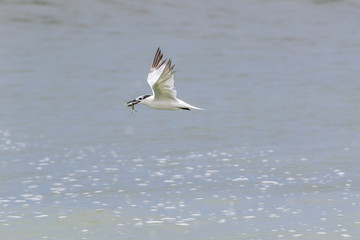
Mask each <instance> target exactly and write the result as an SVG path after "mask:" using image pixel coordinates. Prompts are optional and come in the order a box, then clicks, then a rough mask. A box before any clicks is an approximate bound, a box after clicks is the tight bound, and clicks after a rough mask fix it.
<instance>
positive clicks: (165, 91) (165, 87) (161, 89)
mask: <svg viewBox="0 0 360 240" xmlns="http://www.w3.org/2000/svg"><path fill="white" fill-rule="evenodd" d="M162 58H163V54H162V53H161V50H160V48H158V49H157V51H156V54H155V57H154V60H153V63H152V66H151V68H150V72H149V75H148V78H147V82H148V83H149V85H150V87H151V89H152V91H153V94H154V97H155V99H163V98H171V99H176V90H175V89H174V73H175V71H174V70H173V69H174V67H175V65H172V66H171V59H170V60H169V61H167V63H166V64H165V65H164V63H165V62H166V59H165V60H162Z"/></svg>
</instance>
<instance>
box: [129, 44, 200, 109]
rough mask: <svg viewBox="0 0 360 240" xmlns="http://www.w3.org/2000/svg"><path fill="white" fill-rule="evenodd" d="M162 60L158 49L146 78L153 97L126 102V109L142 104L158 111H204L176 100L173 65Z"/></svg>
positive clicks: (142, 96)
mask: <svg viewBox="0 0 360 240" xmlns="http://www.w3.org/2000/svg"><path fill="white" fill-rule="evenodd" d="M162 58H163V54H162V53H161V50H160V48H158V49H157V51H156V54H155V57H154V60H153V63H152V65H151V68H150V72H149V75H148V78H147V82H148V83H149V85H150V87H151V89H152V92H153V95H141V96H139V97H137V98H136V99H134V100H131V101H129V102H127V103H126V104H127V107H132V108H133V109H134V105H135V104H138V103H142V104H144V105H146V106H148V107H150V108H153V109H159V110H173V111H175V110H179V109H182V110H189V111H190V109H197V110H204V109H202V108H198V107H195V106H192V105H190V104H188V103H186V102H184V101H182V100H180V99H177V98H176V90H175V89H174V88H175V87H174V73H175V71H174V70H173V69H174V67H175V65H172V66H171V59H170V60H169V61H167V59H165V60H162ZM165 63H166V64H165Z"/></svg>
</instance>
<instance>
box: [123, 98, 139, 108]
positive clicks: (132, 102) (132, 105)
mask: <svg viewBox="0 0 360 240" xmlns="http://www.w3.org/2000/svg"><path fill="white" fill-rule="evenodd" d="M139 102H140V101H138V100H136V99H134V100H131V101H128V102H127V103H126V104H125V105H126V107H131V108H132V109H133V110H134V106H135V105H136V104H138V103H139Z"/></svg>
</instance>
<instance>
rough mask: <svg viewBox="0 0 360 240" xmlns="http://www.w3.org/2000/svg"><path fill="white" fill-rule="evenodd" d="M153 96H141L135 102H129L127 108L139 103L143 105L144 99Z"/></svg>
mask: <svg viewBox="0 0 360 240" xmlns="http://www.w3.org/2000/svg"><path fill="white" fill-rule="evenodd" d="M150 96H151V95H141V96H138V97H137V98H135V99H134V100H131V101H128V102H127V103H126V105H127V107H132V106H134V105H136V104H138V103H141V102H142V101H144V99H146V98H148V97H150Z"/></svg>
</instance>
